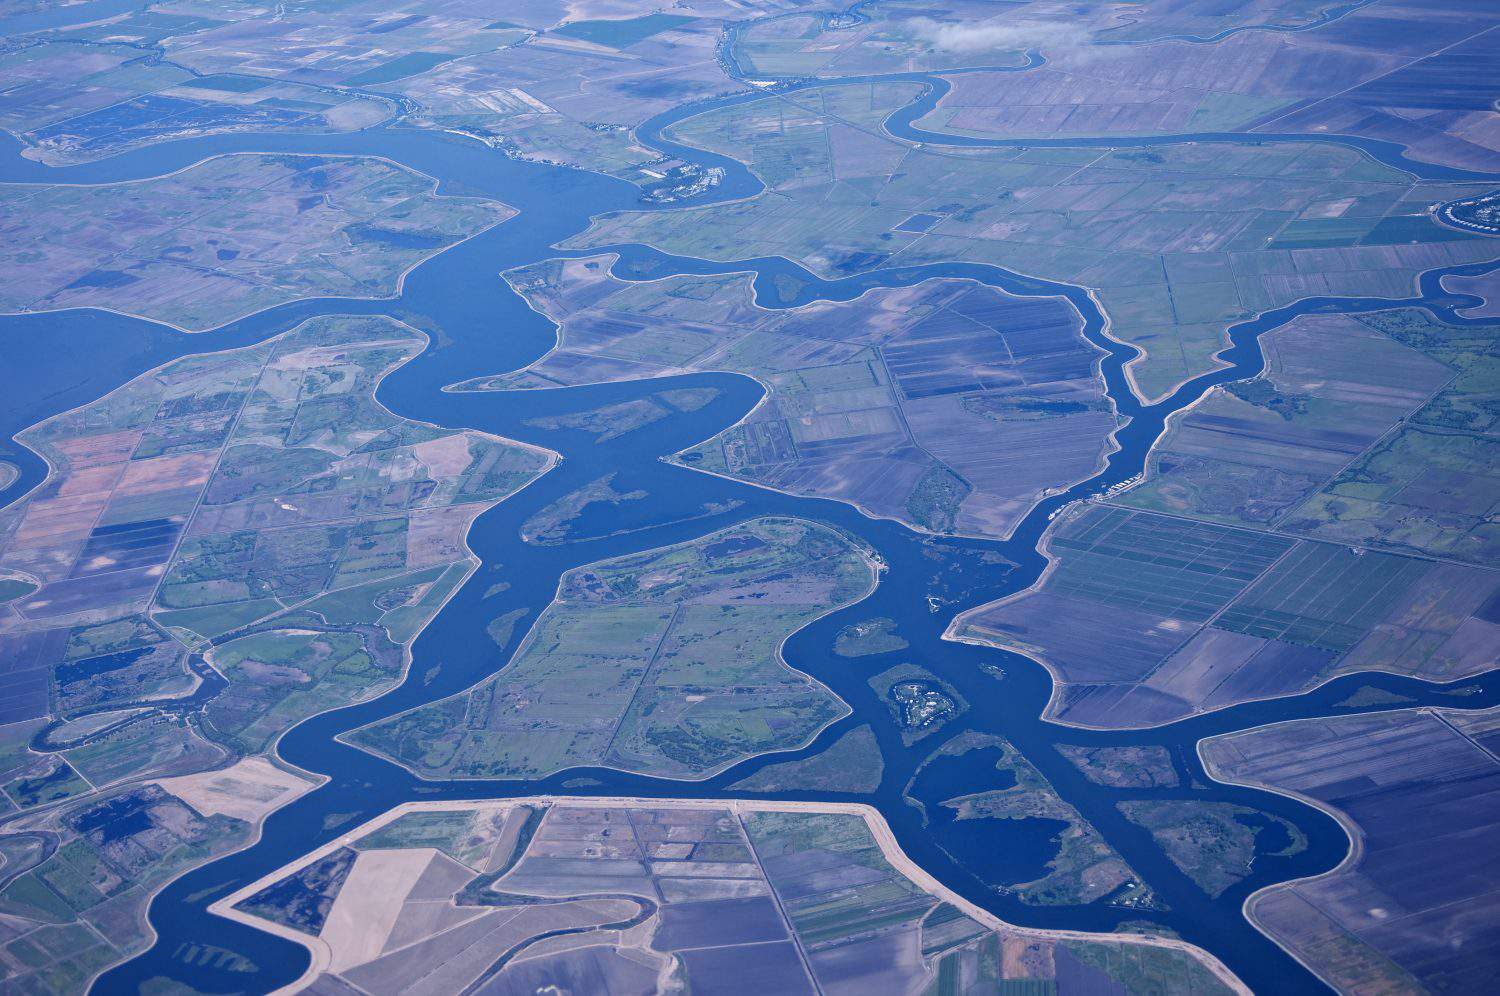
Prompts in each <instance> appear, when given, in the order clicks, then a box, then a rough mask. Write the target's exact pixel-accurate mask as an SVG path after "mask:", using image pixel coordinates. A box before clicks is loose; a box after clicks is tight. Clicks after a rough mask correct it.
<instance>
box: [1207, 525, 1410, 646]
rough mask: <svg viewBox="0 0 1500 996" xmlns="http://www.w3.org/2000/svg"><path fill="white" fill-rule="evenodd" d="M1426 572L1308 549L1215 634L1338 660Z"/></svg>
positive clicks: (1398, 561)
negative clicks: (1294, 646) (1312, 650)
mask: <svg viewBox="0 0 1500 996" xmlns="http://www.w3.org/2000/svg"><path fill="white" fill-rule="evenodd" d="M1429 566H1430V565H1428V564H1427V563H1424V562H1422V561H1419V560H1412V559H1411V558H1409V557H1397V556H1393V555H1391V554H1385V553H1376V552H1374V551H1368V550H1367V551H1357V550H1351V549H1349V548H1348V547H1343V546H1333V545H1332V544H1328V543H1303V544H1300V545H1299V546H1298V547H1297V548H1296V549H1294V550H1292V552H1291V553H1289V554H1287V555H1286V556H1285V557H1284V558H1282V559H1281V560H1280V561H1278V562H1277V563H1276V565H1275V566H1273V567H1272V568H1271V569H1270V570H1269V571H1267V572H1266V573H1265V574H1263V575H1261V577H1260V578H1259V579H1258V580H1256V582H1255V583H1254V584H1252V585H1251V586H1250V587H1249V588H1248V589H1246V591H1245V592H1244V594H1242V595H1241V596H1240V597H1239V598H1237V599H1235V601H1234V604H1232V605H1230V606H1229V608H1227V609H1225V610H1224V612H1223V613H1221V614H1220V616H1219V617H1218V619H1216V620H1214V626H1215V627H1217V628H1219V629H1227V630H1231V631H1233V632H1235V633H1245V634H1248V635H1250V636H1259V637H1263V638H1265V639H1268V640H1283V641H1285V642H1287V643H1298V644H1301V645H1303V646H1307V647H1317V648H1319V649H1320V650H1329V651H1333V652H1335V653H1341V652H1343V651H1345V650H1348V649H1349V648H1350V647H1352V646H1354V645H1355V644H1356V643H1358V642H1359V641H1360V640H1361V639H1362V638H1363V637H1364V635H1365V634H1366V633H1368V632H1369V631H1370V629H1371V628H1372V627H1373V626H1374V625H1375V624H1376V623H1378V622H1380V621H1381V620H1382V619H1384V618H1385V616H1386V613H1387V612H1388V611H1389V610H1390V608H1391V606H1392V605H1394V604H1395V602H1396V600H1397V599H1399V598H1400V597H1401V596H1402V595H1404V594H1406V592H1407V591H1408V590H1409V589H1410V588H1411V587H1412V586H1413V585H1415V584H1416V583H1418V582H1419V581H1420V580H1421V579H1422V578H1423V577H1424V576H1425V575H1426V574H1427V571H1428V569H1429Z"/></svg>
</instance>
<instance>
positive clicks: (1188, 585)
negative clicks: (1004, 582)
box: [1048, 508, 1292, 622]
mask: <svg viewBox="0 0 1500 996" xmlns="http://www.w3.org/2000/svg"><path fill="white" fill-rule="evenodd" d="M1050 545H1051V549H1052V550H1053V551H1054V552H1055V553H1056V554H1057V557H1058V560H1057V566H1056V569H1055V572H1054V573H1053V575H1052V577H1051V579H1050V582H1049V586H1048V587H1049V588H1050V589H1051V590H1053V591H1056V592H1058V593H1059V594H1064V595H1073V596H1076V597H1079V598H1086V599H1090V600H1093V601H1099V602H1104V603H1106V604H1109V605H1115V606H1120V607H1122V608H1133V609H1139V610H1143V611H1146V612H1152V613H1156V614H1159V615H1161V616H1163V617H1166V618H1173V619H1178V620H1182V621H1185V622H1204V621H1206V620H1207V619H1208V618H1209V616H1211V615H1213V614H1214V612H1216V611H1217V610H1218V609H1220V608H1222V607H1223V606H1224V605H1226V604H1227V603H1228V602H1229V600H1230V599H1232V598H1234V597H1235V596H1236V595H1238V594H1239V593H1240V592H1241V591H1243V590H1244V588H1245V586H1246V585H1247V584H1249V583H1250V582H1251V581H1253V580H1254V579H1255V578H1256V577H1257V576H1259V575H1260V573H1261V572H1262V571H1264V570H1265V569H1266V568H1267V567H1269V566H1270V565H1271V564H1273V563H1274V562H1275V561H1276V559H1277V558H1278V557H1280V556H1281V555H1282V554H1283V553H1285V552H1286V551H1287V550H1288V549H1290V548H1291V546H1292V542H1291V541H1290V540H1284V539H1281V538H1280V537H1275V536H1267V535H1264V534H1257V533H1249V532H1243V531H1240V530H1234V529H1223V528H1220V527H1218V526H1212V525H1207V524H1204V523H1196V522H1186V521H1182V520H1175V519H1166V518H1162V517H1159V516H1154V515H1140V514H1136V513H1132V512H1128V511H1124V510H1120V509H1108V508H1091V509H1089V510H1088V511H1087V512H1086V513H1085V514H1084V515H1081V516H1079V518H1078V519H1076V520H1074V521H1072V522H1070V523H1069V525H1068V527H1067V528H1066V529H1062V530H1059V531H1058V533H1057V534H1056V535H1055V536H1054V537H1053V538H1052V540H1051V544H1050Z"/></svg>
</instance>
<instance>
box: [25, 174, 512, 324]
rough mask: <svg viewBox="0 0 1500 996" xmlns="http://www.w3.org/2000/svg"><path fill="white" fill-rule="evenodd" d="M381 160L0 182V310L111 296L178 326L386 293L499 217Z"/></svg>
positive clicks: (86, 304)
mask: <svg viewBox="0 0 1500 996" xmlns="http://www.w3.org/2000/svg"><path fill="white" fill-rule="evenodd" d="M435 188H436V182H435V181H434V180H431V179H429V178H427V177H424V176H420V175H418V174H415V173H412V172H410V171H408V170H406V169H403V168H401V167H397V166H394V165H392V164H390V163H387V162H384V161H377V160H373V159H360V158H352V159H350V158H325V157H319V156H269V155H225V156H218V157H216V158H213V159H208V160H205V161H204V162H201V163H199V164H197V165H195V166H192V167H190V168H189V169H186V170H183V171H181V172H178V173H172V174H169V175H167V176H163V177H156V178H153V179H149V180H141V181H138V182H129V183H115V184H104V185H98V186H75V185H70V184H57V185H48V184H24V185H21V184H0V214H3V215H4V216H5V218H6V220H5V221H4V222H0V233H3V234H4V236H5V246H6V248H5V249H3V250H0V265H4V267H5V268H6V272H7V279H6V281H5V285H4V288H3V289H0V311H6V312H31V311H54V310H57V309H61V308H91V307H98V308H107V309H109V310H111V311H120V312H126V313H129V314H134V315H139V316H141V317H144V318H149V319H153V320H155V321H160V322H166V323H168V324H171V325H173V326H177V327H180V328H183V329H186V330H188V331H201V330H204V329H208V328H213V327H217V326H219V325H223V324H225V323H227V322H229V321H231V320H233V319H235V318H241V317H243V316H245V315H248V314H251V313H253V312H256V311H260V310H263V309H265V308H269V307H271V306H273V305H277V304H282V303H284V302H287V301H293V300H297V299H299V298H306V297H383V296H387V295H390V294H392V293H394V292H395V291H396V290H397V284H398V281H399V279H400V277H401V275H402V274H404V273H405V272H406V271H407V270H408V269H410V268H411V267H412V266H413V265H415V264H416V263H418V262H420V261H421V260H423V259H426V258H427V257H428V256H431V255H432V254H433V253H435V252H437V251H439V250H442V249H445V248H447V247H448V246H451V245H453V244H454V243H456V242H459V241H462V240H463V239H466V238H468V237H469V236H471V235H474V234H475V233H477V232H479V231H481V230H483V229H485V228H488V227H490V226H491V225H494V224H497V223H499V222H501V221H504V220H505V219H506V218H509V217H510V216H511V215H512V214H513V213H514V212H512V211H511V210H510V209H509V208H507V207H505V206H504V205H501V204H497V203H494V202H492V201H483V200H478V199H475V198H467V197H447V196H441V197H440V196H438V195H437V194H436V193H435Z"/></svg>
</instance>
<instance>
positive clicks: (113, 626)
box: [0, 317, 550, 989]
mask: <svg viewBox="0 0 1500 996" xmlns="http://www.w3.org/2000/svg"><path fill="white" fill-rule="evenodd" d="M424 344H425V339H424V337H423V336H422V335H421V334H419V333H416V332H414V331H412V330H411V329H409V328H407V327H406V326H403V325H400V324H397V323H395V322H393V321H391V320H389V319H384V318H337V317H333V318H321V319H314V320H312V321H310V322H308V323H306V324H304V325H302V326H300V327H298V328H297V329H295V330H293V331H292V332H289V333H287V334H285V335H282V336H280V337H277V338H275V339H272V340H269V341H268V342H265V343H262V344H260V345H257V346H252V347H247V348H244V349H238V350H232V351H227V352H221V353H209V354H204V355H201V356H192V357H187V358H184V359H180V360H176V361H173V362H171V363H168V364H167V365H165V366H163V367H160V368H158V369H156V370H153V371H150V372H148V373H146V374H144V375H142V376H140V377H138V378H136V379H135V380H133V381H131V382H130V383H128V384H126V385H125V386H124V387H122V388H120V389H119V390H117V391H115V392H113V393H111V394H109V395H108V396H106V397H105V398H103V399H101V400H99V401H97V402H95V403H93V404H90V405H87V406H84V407H83V408H79V409H76V410H74V411H71V412H68V413H65V414H63V415H59V416H57V417H56V418H53V419H50V420H48V421H46V422H43V423H41V424H40V425H38V426H36V427H34V428H32V429H30V430H28V431H27V432H25V433H22V434H21V436H20V439H21V441H22V442H24V443H25V444H26V445H27V446H29V447H31V448H32V449H34V450H36V451H38V452H39V453H41V454H42V455H44V456H45V457H46V458H47V460H48V461H49V463H50V464H51V467H52V471H51V474H50V476H49V478H48V480H47V482H46V483H44V484H43V485H42V486H41V487H40V488H38V489H37V490H35V491H33V492H32V493H31V494H30V495H29V496H28V497H27V498H25V499H24V500H22V501H21V502H20V503H18V504H16V505H14V506H12V507H11V508H8V509H7V510H6V511H5V512H4V513H3V514H0V564H3V565H4V570H5V571H6V572H7V573H10V574H13V575H15V576H22V577H26V578H29V579H31V581H32V582H33V583H34V585H35V590H34V591H31V592H30V593H28V594H23V595H21V596H20V597H18V598H16V599H13V600H12V601H11V602H9V603H8V604H7V606H6V607H7V610H8V611H7V615H6V616H5V618H4V620H3V621H0V658H3V659H4V660H5V661H6V662H7V665H8V666H7V668H6V671H5V674H4V676H3V689H4V691H3V695H0V700H3V702H4V715H3V720H4V723H6V724H8V725H6V726H4V727H0V729H3V730H5V731H7V734H8V735H7V737H6V738H5V739H4V740H3V741H0V792H3V793H4V799H3V802H0V809H3V810H4V811H6V812H8V813H11V814H12V815H13V818H12V819H11V820H10V822H8V824H7V830H13V831H16V832H20V833H23V834H24V833H26V832H31V833H47V834H52V835H55V837H56V839H58V840H59V841H60V843H61V846H60V847H59V848H58V850H57V852H56V854H55V855H54V856H53V857H51V858H49V859H47V861H44V862H43V863H42V864H40V865H39V866H38V867H37V868H36V869H35V870H34V871H31V872H28V873H27V874H24V875H20V874H18V875H17V876H15V877H14V878H10V877H9V876H8V877H7V882H6V884H5V886H4V888H3V889H0V908H3V909H4V911H5V912H6V913H7V914H9V915H10V916H11V917H12V918H14V919H12V921H11V922H12V923H13V924H18V925H22V926H23V927H24V926H25V925H26V924H28V923H29V924H30V926H31V927H34V928H36V930H37V931H38V933H34V934H29V935H27V936H28V937H31V938H32V940H26V941H20V940H18V941H16V942H15V945H12V948H13V950H10V949H8V950H9V951H10V953H9V955H8V956H7V957H10V956H13V959H12V960H9V961H7V962H6V964H8V965H10V966H11V967H12V968H13V969H14V970H15V971H21V968H19V967H17V966H22V965H24V966H26V967H25V971H26V972H28V973H32V972H40V973H42V974H41V975H39V976H34V978H42V977H45V978H46V979H48V980H53V981H55V984H56V985H58V986H61V987H62V988H64V989H66V988H70V985H69V984H68V982H67V980H69V979H73V980H76V981H77V982H78V985H77V986H72V988H82V986H83V983H85V982H86V981H87V980H88V978H89V977H90V976H92V974H93V973H94V972H96V971H97V970H99V969H101V968H102V967H104V966H106V965H109V964H112V963H114V962H116V961H118V960H119V959H120V958H121V957H123V956H124V955H126V954H129V953H133V952H134V951H137V950H139V949H140V948H141V946H142V945H144V944H145V943H146V942H147V941H148V940H149V935H148V933H147V932H146V930H145V927H144V920H143V911H144V907H145V903H146V902H147V901H148V900H149V898H150V896H151V895H152V893H153V892H154V891H155V889H157V888H158V887H159V886H160V885H161V884H163V883H164V882H165V881H167V880H168V879H169V878H171V877H174V876H175V875H176V874H178V873H180V872H181V871H183V870H185V869H187V868H189V867H192V866H194V865H197V864H201V863H202V862H203V861H205V860H207V859H208V858H210V857H211V856H213V855H217V854H221V853H224V852H225V851H227V850H230V849H233V848H235V847H238V846H240V845H241V844H243V843H244V842H246V841H247V840H248V839H249V838H250V836H251V835H252V833H253V831H254V827H255V826H256V825H257V824H258V822H259V820H260V819H261V818H262V817H263V816H264V815H265V814H266V813H267V812H269V811H270V809H272V808H275V806H277V805H280V804H281V803H282V802H284V801H286V800H287V799H289V798H292V797H294V796H295V795H297V794H300V793H301V792H302V791H304V790H305V788H306V787H307V784H308V783H306V782H305V781H304V780H303V779H302V778H300V777H297V776H291V775H288V774H287V773H286V772H283V771H281V770H280V769H278V768H275V767H274V766H273V765H271V764H270V763H269V762H267V761H266V760H264V759H263V758H259V757H255V756H254V755H256V754H258V753H259V752H261V751H264V750H265V749H266V748H267V747H268V746H269V745H270V744H271V743H272V742H273V741H274V740H275V739H276V737H277V736H279V735H280V733H281V732H282V731H283V730H285V729H286V728H287V727H288V726H290V725H292V724H294V723H295V722H297V721H298V720H300V719H303V718H305V717H307V716H309V715H311V714H313V713H316V712H320V711H322V710H325V709H328V708H331V707H334V706H337V705H342V704H345V703H348V702H350V701H354V700H356V699H359V698H363V697H367V696H370V695H374V694H377V693H378V692H380V691H381V690H383V689H385V688H387V687H389V686H390V685H391V684H392V683H393V682H395V681H396V680H398V679H399V678H400V676H401V675H402V673H403V672H404V669H405V666H406V645H407V644H408V643H409V641H410V640H411V639H412V637H413V636H414V635H415V634H416V632H417V631H418V630H420V629H421V627H422V626H423V625H425V624H426V621H427V620H428V619H430V618H431V616H432V615H433V614H434V613H435V612H436V611H437V608H438V606H439V605H440V604H441V603H442V602H443V601H444V600H445V599H446V597H447V594H448V593H449V592H450V591H451V590H452V589H453V588H454V587H455V586H456V585H457V584H458V583H460V582H461V581H462V580H463V578H464V577H466V576H467V575H468V573H469V571H470V569H471V561H470V555H469V553H468V550H467V548H466V547H465V546H464V543H463V536H464V533H465V530H466V529H467V526H468V524H469V522H471V521H472V519H473V518H474V517H475V516H476V515H478V514H479V513H480V512H481V511H483V510H484V509H486V508H488V507H490V506H491V505H493V504H494V503H495V502H496V501H498V500H500V499H501V498H503V497H505V496H506V495H508V494H510V493H512V492H513V491H515V490H516V489H517V488H519V487H521V486H522V485H523V484H525V483H527V482H528V481H530V480H531V479H532V478H533V477H534V476H536V474H538V473H540V472H541V471H542V470H543V469H545V468H546V467H547V466H548V465H549V459H550V457H549V456H548V455H547V454H544V453H540V452H535V451H533V450H531V449H528V448H523V447H521V446H519V445H516V444H512V443H509V442H508V441H505V440H501V439H498V438H495V437H491V436H486V435H484V434H481V433H477V432H466V431H447V430H441V429H438V428H436V427H433V426H430V425H426V424H423V423H418V422H411V421H407V420H404V419H400V418H397V417H396V416H393V415H391V414H390V413H389V412H387V411H386V410H385V409H384V408H381V407H380V406H379V405H377V404H375V403H374V402H373V400H372V394H373V392H374V390H375V387H376V385H377V384H378V383H379V381H380V379H381V378H383V377H384V376H385V375H386V374H387V373H388V372H390V371H391V370H392V369H394V368H395V367H397V366H399V365H400V364H402V363H404V362H406V361H408V360H409V359H411V358H412V357H413V356H415V355H416V353H417V352H418V351H420V349H421V348H422V347H423V346H424ZM189 716H192V717H193V721H192V722H189V721H188V717H189ZM200 729H206V730H208V731H211V732H212V737H213V740H212V742H210V741H209V740H206V739H205V738H204V737H203V736H202V735H201V733H200ZM12 733H13V735H14V738H13V739H11V737H10V736H9V734H12ZM43 735H44V737H43V740H42V741H35V742H34V738H37V737H39V736H43ZM232 752H233V753H232ZM234 753H241V754H244V755H247V757H246V758H244V759H240V760H237V761H236V759H235V757H234V756H233V754H234ZM231 762H232V763H231ZM91 814H94V815H91ZM131 814H137V815H131ZM141 814H144V815H141ZM117 819H118V820H120V821H121V822H120V823H119V826H120V827H121V829H120V830H119V831H114V830H107V829H99V828H100V827H106V826H113V825H114V823H113V821H115V820H117ZM101 835H102V836H101ZM142 835H144V836H142ZM96 838H97V839H96ZM137 838H138V839H137ZM8 839H15V840H22V839H27V838H25V837H24V836H23V837H18V838H8ZM106 845H107V846H106ZM69 862H72V864H69ZM23 870H24V869H23ZM79 876H82V878H79ZM74 879H78V883H79V884H77V885H76V887H75V885H74V884H73V883H74ZM90 882H92V883H93V884H92V885H90V884H89V883H90ZM70 890H71V891H70ZM43 925H47V926H43ZM18 929H20V928H18ZM95 930H97V931H98V932H99V933H102V934H103V936H104V937H106V938H108V939H109V943H108V944H105V943H103V942H101V941H100V940H99V938H98V936H97V935H96V934H95ZM80 932H81V933H80ZM54 934H55V935H56V938H57V939H58V940H57V943H53V942H52V941H48V942H47V943H46V944H45V945H44V946H45V948H46V950H48V951H49V952H51V954H50V955H49V956H48V959H41V960H38V958H37V957H36V955H35V953H34V952H32V950H31V947H29V945H32V944H34V943H40V942H41V939H43V938H45V937H47V936H49V935H54ZM75 935H76V938H75V940H74V941H68V942H66V943H64V942H63V941H62V940H60V939H62V938H65V937H74V936H75ZM85 935H86V938H85ZM77 938H85V939H86V940H87V943H83V942H82V941H80V940H77ZM70 949H76V953H74V954H68V955H67V957H66V958H65V959H64V960H63V961H55V962H53V963H50V964H44V962H47V961H48V960H49V959H56V958H58V957H61V956H62V955H63V953H66V952H68V951H69V950H70ZM14 959H20V960H19V961H17V960H14ZM53 981H49V983H48V984H49V985H50V984H53Z"/></svg>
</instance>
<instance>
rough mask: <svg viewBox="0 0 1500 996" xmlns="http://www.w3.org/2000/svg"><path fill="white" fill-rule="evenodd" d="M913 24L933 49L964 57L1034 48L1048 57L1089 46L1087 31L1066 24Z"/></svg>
mask: <svg viewBox="0 0 1500 996" xmlns="http://www.w3.org/2000/svg"><path fill="white" fill-rule="evenodd" d="M909 23H910V24H911V27H912V30H913V31H914V32H915V33H916V36H917V37H918V38H920V39H921V40H922V41H925V42H927V43H928V44H929V45H931V46H932V47H933V48H935V49H937V50H938V51H940V52H953V53H956V54H960V55H968V54H972V53H975V52H1001V51H1016V50H1025V49H1032V48H1036V49H1041V50H1042V51H1043V52H1044V53H1045V52H1046V51H1047V50H1049V49H1050V50H1056V49H1059V48H1073V47H1075V46H1082V45H1085V44H1087V43H1088V31H1087V29H1085V28H1084V27H1083V26H1082V25H1079V24H1071V23H1068V22H1066V21H1002V20H999V19H992V20H988V21H968V22H962V21H960V22H953V21H949V22H943V21H934V20H933V19H932V18H930V17H915V18H912V20H911V21H910V22H909Z"/></svg>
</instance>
